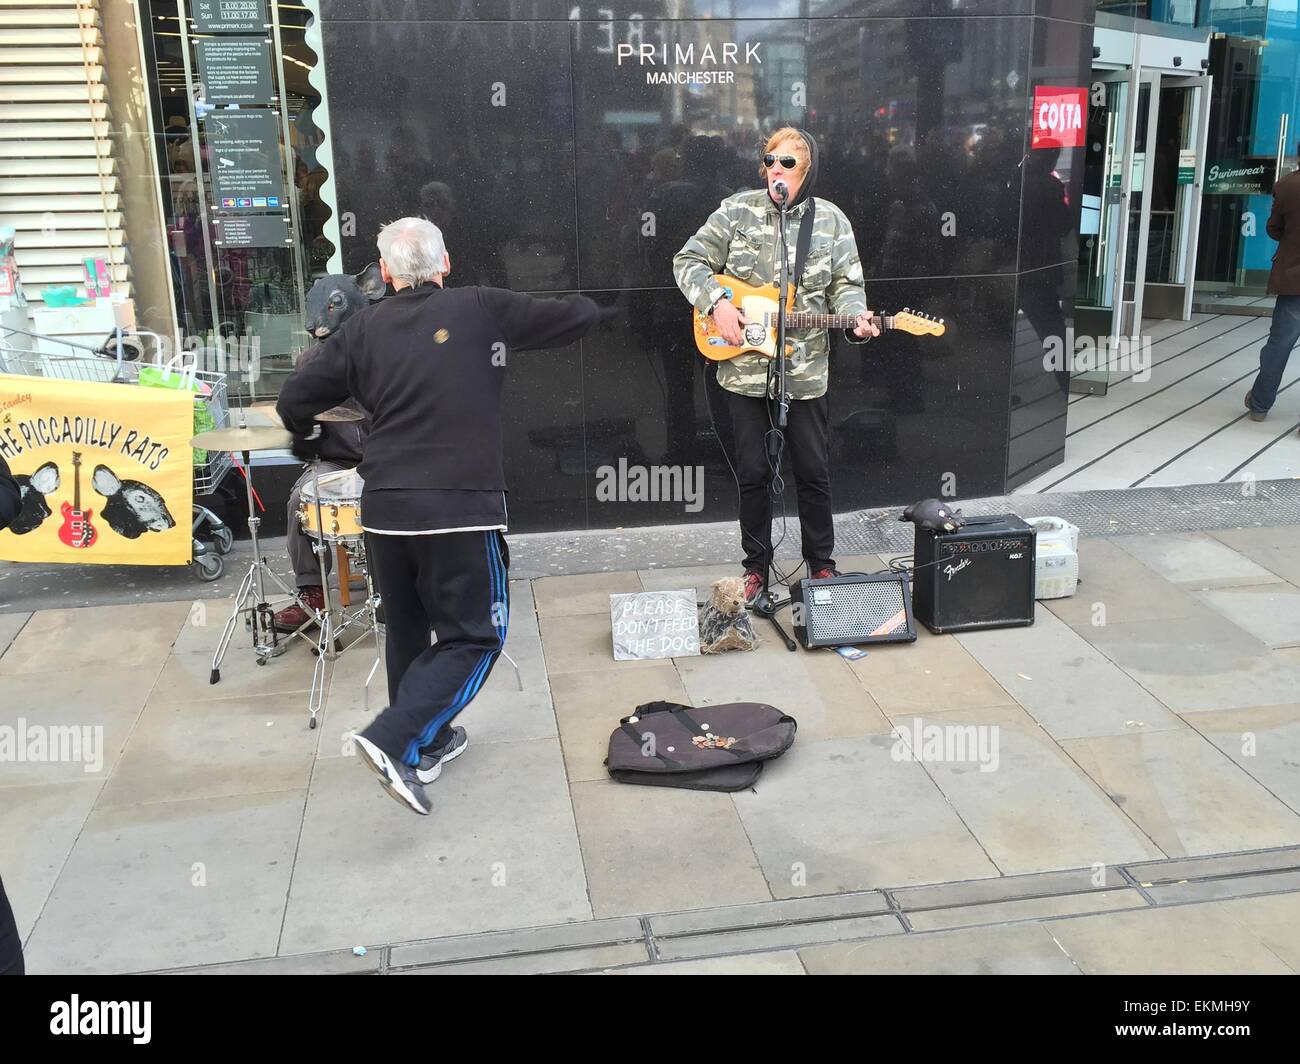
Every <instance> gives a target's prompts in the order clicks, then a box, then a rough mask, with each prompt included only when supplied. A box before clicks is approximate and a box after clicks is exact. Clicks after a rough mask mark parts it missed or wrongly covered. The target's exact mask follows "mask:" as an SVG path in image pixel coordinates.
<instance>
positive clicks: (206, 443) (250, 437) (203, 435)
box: [190, 425, 293, 452]
mask: <svg viewBox="0 0 1300 1064" xmlns="http://www.w3.org/2000/svg"><path fill="white" fill-rule="evenodd" d="M292 443H293V436H292V435H291V434H290V433H289V431H288V430H287V429H277V428H275V427H274V426H272V425H257V426H250V427H248V428H242V429H241V428H226V429H208V431H207V432H200V433H199V434H198V435H197V436H195V437H194V439H192V440H190V446H191V447H199V448H201V449H203V450H205V451H232V452H238V451H279V450H283V449H284V448H286V447H289V446H290V445H292Z"/></svg>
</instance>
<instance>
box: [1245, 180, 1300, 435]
mask: <svg viewBox="0 0 1300 1064" xmlns="http://www.w3.org/2000/svg"><path fill="white" fill-rule="evenodd" d="M1267 229H1268V235H1269V236H1271V237H1272V238H1273V239H1274V240H1276V241H1277V242H1278V246H1277V252H1276V253H1275V254H1274V256H1273V269H1272V271H1271V272H1270V273H1269V275H1268V290H1269V292H1270V293H1272V294H1274V295H1276V296H1277V305H1276V306H1275V307H1274V308H1273V324H1272V326H1271V327H1270V328H1269V332H1268V341H1267V342H1266V343H1265V344H1264V346H1263V347H1262V348H1261V349H1260V352H1259V374H1258V376H1256V377H1255V383H1254V384H1252V385H1251V386H1250V391H1248V392H1247V393H1246V409H1247V410H1249V411H1250V419H1251V421H1263V420H1264V418H1266V417H1267V416H1268V412H1269V409H1270V408H1271V407H1272V405H1273V403H1274V401H1275V400H1276V399H1277V389H1278V385H1279V384H1281V383H1282V374H1283V373H1285V372H1286V363H1287V359H1288V358H1290V357H1291V348H1293V347H1294V346H1295V343H1296V340H1298V339H1300V170H1297V171H1293V172H1292V173H1289V174H1287V175H1286V177H1284V178H1281V179H1280V180H1279V181H1278V182H1277V183H1276V184H1274V186H1273V213H1272V214H1270V215H1269V219H1268V226H1267Z"/></svg>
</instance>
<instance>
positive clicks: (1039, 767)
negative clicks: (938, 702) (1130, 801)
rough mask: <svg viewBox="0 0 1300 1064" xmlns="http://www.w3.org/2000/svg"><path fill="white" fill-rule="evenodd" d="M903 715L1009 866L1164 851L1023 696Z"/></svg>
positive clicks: (1001, 863) (953, 797)
mask: <svg viewBox="0 0 1300 1064" xmlns="http://www.w3.org/2000/svg"><path fill="white" fill-rule="evenodd" d="M894 724H895V726H896V727H898V728H899V729H900V731H901V733H902V735H903V736H904V738H905V740H906V741H907V743H908V747H909V749H911V750H912V751H913V754H914V755H915V753H916V744H917V736H918V735H919V736H920V743H921V750H920V754H921V757H922V762H921V764H922V765H923V766H924V768H925V771H926V772H927V773H929V775H930V776H931V777H932V779H933V780H934V783H935V785H936V786H937V787H938V788H939V790H940V791H941V792H942V793H943V796H944V798H945V799H946V800H947V801H948V803H949V804H950V805H951V806H952V808H953V809H954V811H955V812H956V813H957V815H958V816H960V817H961V819H962V822H963V823H964V824H965V825H966V827H967V828H969V830H970V831H971V833H972V834H973V835H974V836H975V838H976V839H978V840H979V844H980V846H981V847H982V848H983V850H984V852H985V853H986V854H987V855H988V857H989V859H991V860H992V861H993V862H994V863H995V864H996V865H997V867H998V869H999V871H1001V872H1002V873H1003V874H1005V875H1017V874H1022V873H1027V872H1044V871H1050V870H1053V869H1074V868H1082V867H1087V866H1093V865H1105V864H1111V863H1116V862H1120V861H1129V860H1142V859H1144V858H1151V857H1159V856H1161V851H1160V850H1158V849H1157V848H1156V847H1155V846H1154V845H1152V843H1151V841H1150V840H1149V839H1147V838H1146V837H1145V836H1144V835H1143V834H1142V832H1141V831H1140V830H1139V829H1138V828H1136V827H1134V825H1133V823H1132V821H1131V820H1129V819H1128V818H1127V817H1126V816H1125V815H1124V813H1123V812H1122V811H1121V810H1120V809H1118V808H1117V807H1116V806H1115V804H1114V803H1113V802H1112V801H1111V800H1110V799H1109V798H1108V797H1107V795H1106V794H1105V793H1103V792H1102V790H1101V789H1100V788H1098V786H1097V785H1096V784H1095V783H1094V782H1093V781H1092V780H1091V779H1089V778H1088V776H1087V775H1086V774H1085V773H1084V772H1082V771H1081V770H1080V769H1079V766H1078V765H1076V764H1075V763H1074V762H1073V761H1071V760H1070V758H1069V757H1067V756H1066V754H1064V753H1062V751H1061V748H1060V747H1059V746H1058V745H1057V744H1056V743H1055V742H1053V741H1052V739H1051V737H1050V736H1048V735H1047V734H1046V732H1044V731H1043V730H1042V729H1041V728H1039V727H1037V726H1036V725H1035V724H1034V723H1033V721H1032V720H1031V719H1030V718H1029V716H1028V714H1026V713H1025V711H1024V710H1023V709H1021V708H1020V707H1018V706H1010V707H1003V708H1000V709H992V708H983V709H965V710H952V711H951V712H948V713H936V714H931V715H928V716H924V717H921V716H918V717H914V718H899V717H896V718H895V719H894ZM935 729H942V731H938V730H935ZM1162 734H1164V733H1162ZM949 737H951V738H949ZM940 740H942V742H943V746H942V747H941V746H940ZM949 743H951V746H949ZM932 751H933V753H932ZM935 754H938V757H939V758H942V760H940V759H937V758H936V756H935ZM989 755H992V756H989ZM986 769H987V771H985V770H986Z"/></svg>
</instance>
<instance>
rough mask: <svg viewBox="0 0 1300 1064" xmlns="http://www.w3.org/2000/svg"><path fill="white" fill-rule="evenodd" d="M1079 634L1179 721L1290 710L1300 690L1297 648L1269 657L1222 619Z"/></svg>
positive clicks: (1176, 621)
mask: <svg viewBox="0 0 1300 1064" xmlns="http://www.w3.org/2000/svg"><path fill="white" fill-rule="evenodd" d="M1075 631H1077V632H1078V633H1079V634H1080V635H1082V636H1083V637H1084V638H1085V639H1086V640H1088V642H1090V643H1091V644H1092V645H1093V646H1095V647H1096V648H1097V649H1098V650H1100V651H1101V652H1102V653H1103V654H1105V655H1106V657H1108V658H1110V660H1111V661H1113V662H1114V663H1115V664H1116V665H1118V666H1119V667H1120V668H1121V669H1123V670H1124V671H1125V672H1127V673H1128V674H1129V675H1130V676H1132V677H1133V678H1134V679H1135V680H1137V682H1138V683H1140V684H1141V685H1142V686H1143V687H1145V688H1146V689H1147V690H1148V691H1149V692H1151V694H1152V695H1154V696H1155V697H1156V698H1157V699H1159V701H1160V702H1162V703H1163V704H1164V705H1165V706H1167V707H1168V708H1170V709H1172V710H1173V711H1174V712H1175V713H1179V714H1184V713H1204V712H1209V711H1212V710H1218V709H1242V708H1246V707H1250V706H1276V705H1284V704H1286V703H1288V702H1292V701H1294V700H1295V693H1296V691H1298V690H1300V657H1297V658H1289V657H1287V656H1286V655H1289V654H1291V653H1292V652H1293V650H1294V648H1291V649H1287V650H1275V651H1273V652H1271V653H1270V652H1269V649H1268V647H1266V646H1265V645H1264V644H1263V643H1261V642H1260V641H1259V640H1258V639H1256V638H1255V637H1254V636H1252V635H1250V634H1249V633H1248V632H1245V631H1243V630H1242V629H1240V628H1238V627H1237V626H1236V625H1234V624H1232V623H1231V622H1230V621H1228V620H1226V619H1225V618H1223V617H1220V616H1218V615H1217V614H1208V615H1198V616H1196V617H1177V618H1171V619H1169V620H1166V621H1163V622H1161V623H1160V624H1159V625H1151V624H1147V623H1145V622H1125V623H1122V624H1107V625H1105V626H1104V627H1101V628H1076V629H1075ZM1030 675H1032V673H1031V674H1030Z"/></svg>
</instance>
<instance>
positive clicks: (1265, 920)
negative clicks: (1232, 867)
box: [1219, 894, 1300, 972]
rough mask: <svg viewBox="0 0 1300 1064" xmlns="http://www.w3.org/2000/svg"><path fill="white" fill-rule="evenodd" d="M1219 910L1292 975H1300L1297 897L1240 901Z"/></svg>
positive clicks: (1299, 896)
mask: <svg viewBox="0 0 1300 1064" xmlns="http://www.w3.org/2000/svg"><path fill="white" fill-rule="evenodd" d="M1219 910H1220V911H1221V912H1223V913H1225V914H1226V915H1227V916H1228V917H1230V918H1231V919H1233V920H1235V921H1236V922H1237V923H1239V924H1241V925H1242V926H1244V927H1246V928H1247V929H1248V930H1249V931H1250V932H1251V933H1252V934H1254V935H1255V936H1257V937H1258V938H1259V940H1260V941H1261V942H1263V943H1264V945H1265V946H1266V947H1268V949H1269V951H1270V952H1272V953H1273V954H1274V955H1275V956H1277V957H1278V959H1279V960H1281V961H1282V962H1283V963H1284V964H1286V965H1288V966H1289V967H1290V968H1291V969H1292V970H1293V971H1296V972H1300V894H1275V895H1273V896H1272V897H1267V898H1242V899H1240V900H1237V901H1225V902H1220V903H1219Z"/></svg>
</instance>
